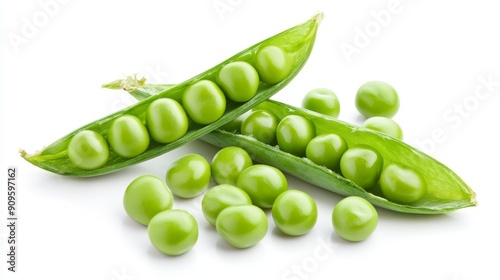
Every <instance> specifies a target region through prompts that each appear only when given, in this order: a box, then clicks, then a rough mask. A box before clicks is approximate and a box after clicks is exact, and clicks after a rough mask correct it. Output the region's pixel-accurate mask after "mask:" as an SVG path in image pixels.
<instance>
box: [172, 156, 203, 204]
mask: <svg viewBox="0 0 500 280" xmlns="http://www.w3.org/2000/svg"><path fill="white" fill-rule="evenodd" d="M210 179H211V177H210V165H209V164H208V162H207V160H206V159H205V158H204V157H202V156H200V155H197V154H188V155H185V156H183V157H181V158H179V159H178V160H176V161H174V162H173V163H172V164H171V165H170V166H169V167H168V170H167V174H166V181H167V185H168V187H169V188H170V190H171V191H172V192H173V193H174V194H175V195H176V196H178V197H182V198H191V197H195V196H197V195H199V194H201V193H202V192H203V191H205V189H206V188H207V187H208V185H209V184H210Z"/></svg>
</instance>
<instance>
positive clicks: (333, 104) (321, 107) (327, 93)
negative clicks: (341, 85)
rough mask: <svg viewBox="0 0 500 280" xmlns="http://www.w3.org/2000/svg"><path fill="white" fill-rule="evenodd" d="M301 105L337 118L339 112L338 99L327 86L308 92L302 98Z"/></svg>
mask: <svg viewBox="0 0 500 280" xmlns="http://www.w3.org/2000/svg"><path fill="white" fill-rule="evenodd" d="M302 107H303V108H305V109H308V110H311V111H314V112H317V113H320V114H323V115H327V116H330V117H333V118H337V117H338V116H339V114H340V102H339V99H338V97H337V95H336V94H335V93H334V92H333V91H331V90H329V89H327V88H317V89H313V90H311V91H310V92H308V93H307V94H306V95H305V96H304V99H302Z"/></svg>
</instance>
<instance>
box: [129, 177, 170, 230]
mask: <svg viewBox="0 0 500 280" xmlns="http://www.w3.org/2000/svg"><path fill="white" fill-rule="evenodd" d="M173 203H174V197H173V196H172V193H171V192H170V190H169V189H168V187H167V185H165V183H163V181H162V180H160V179H159V178H158V177H156V176H152V175H143V176H140V177H138V178H137V179H135V180H134V181H132V183H130V184H129V185H128V187H127V189H126V190H125V194H124V195H123V207H124V208H125V211H126V212H127V214H128V215H129V216H130V217H131V218H132V219H134V220H136V221H137V222H139V223H141V224H143V225H148V224H149V222H150V221H151V219H152V218H153V217H154V216H155V215H156V214H158V213H160V212H162V211H165V210H169V209H172V206H173Z"/></svg>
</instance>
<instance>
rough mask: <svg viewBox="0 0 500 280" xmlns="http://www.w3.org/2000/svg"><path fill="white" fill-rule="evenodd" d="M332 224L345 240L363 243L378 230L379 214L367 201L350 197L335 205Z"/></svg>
mask: <svg viewBox="0 0 500 280" xmlns="http://www.w3.org/2000/svg"><path fill="white" fill-rule="evenodd" d="M332 223H333V228H334V229H335V232H336V233H337V234H338V236H340V237H342V238H343V239H345V240H348V241H363V240H365V239H367V238H368V237H369V236H370V235H371V234H372V233H373V232H374V231H375V229H376V228H377V224H378V214H377V210H376V209H375V207H373V205H371V204H370V202H368V201H367V200H366V199H364V198H361V197H358V196H349V197H346V198H344V199H342V200H341V201H340V202H339V203H337V205H335V208H334V209H333V214H332Z"/></svg>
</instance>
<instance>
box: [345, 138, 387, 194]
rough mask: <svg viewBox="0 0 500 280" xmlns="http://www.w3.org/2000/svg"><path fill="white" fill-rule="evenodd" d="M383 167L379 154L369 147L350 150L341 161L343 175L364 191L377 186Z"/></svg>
mask: <svg viewBox="0 0 500 280" xmlns="http://www.w3.org/2000/svg"><path fill="white" fill-rule="evenodd" d="M383 166H384V160H383V158H382V156H381V155H380V154H379V152H378V151H377V150H375V149H374V148H372V147H370V146H367V145H358V146H355V147H353V148H350V149H348V150H347V151H346V152H345V153H344V155H342V158H341V159H340V171H341V172H342V175H343V176H344V177H345V178H347V179H349V180H351V181H353V182H354V183H356V184H357V185H358V186H360V187H362V188H364V189H369V188H371V187H373V186H375V185H376V184H377V182H378V180H379V178H380V173H381V172H382V168H383Z"/></svg>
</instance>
